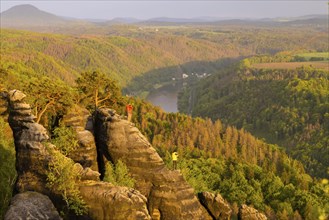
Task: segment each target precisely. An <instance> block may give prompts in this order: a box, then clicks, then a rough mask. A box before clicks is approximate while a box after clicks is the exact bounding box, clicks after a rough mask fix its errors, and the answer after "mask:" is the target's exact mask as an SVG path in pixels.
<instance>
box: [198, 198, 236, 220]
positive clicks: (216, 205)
mask: <svg viewBox="0 0 329 220" xmlns="http://www.w3.org/2000/svg"><path fill="white" fill-rule="evenodd" d="M198 197H199V199H200V202H201V203H202V205H204V206H205V207H206V209H207V210H208V212H209V213H210V214H211V216H212V217H213V219H218V220H219V219H221V220H222V219H223V220H224V219H225V220H226V219H227V220H229V219H230V217H231V213H232V209H231V208H230V205H229V204H228V203H227V202H226V201H225V200H224V199H223V197H222V196H221V195H220V194H219V193H217V194H216V195H215V194H213V193H210V192H202V193H199V194H198Z"/></svg>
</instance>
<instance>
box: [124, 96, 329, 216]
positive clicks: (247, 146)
mask: <svg viewBox="0 0 329 220" xmlns="http://www.w3.org/2000/svg"><path fill="white" fill-rule="evenodd" d="M126 102H129V103H131V104H133V106H134V112H133V117H132V120H133V122H134V123H135V124H136V126H137V127H139V128H140V130H141V131H142V132H143V133H144V134H145V135H146V136H147V137H148V139H149V141H150V142H151V144H152V145H153V146H154V147H155V148H156V149H157V152H158V153H159V155H160V156H161V157H162V158H163V160H164V161H165V163H166V165H167V166H168V168H171V167H172V164H171V162H172V161H171V156H170V155H171V153H172V152H173V151H176V150H177V151H178V154H179V155H180V159H179V161H178V163H179V164H178V168H179V169H180V170H181V172H182V174H183V175H184V177H185V179H186V180H187V181H188V182H189V183H190V185H191V186H193V187H194V188H195V191H196V192H201V191H212V192H220V193H221V194H222V195H223V197H224V198H225V199H227V200H228V201H230V202H231V204H233V203H235V204H238V205H240V204H243V203H246V204H249V205H253V206H254V207H256V208H258V209H260V210H263V211H264V212H266V213H268V214H269V215H271V216H274V217H273V218H274V219H275V218H277V216H276V215H278V216H286V215H288V216H289V218H291V217H292V216H293V215H296V216H298V214H300V215H302V216H303V217H305V216H313V218H314V216H321V215H327V214H323V213H326V212H325V211H324V210H326V207H327V204H329V203H328V201H329V200H328V199H329V194H326V193H324V190H325V189H326V188H325V187H324V186H322V185H321V184H319V183H318V182H317V181H316V180H312V178H311V177H310V176H309V175H307V174H306V173H305V171H304V168H303V165H302V164H301V163H300V162H298V161H296V160H293V159H291V158H289V157H288V156H287V155H286V154H285V153H284V152H283V151H282V150H281V149H279V147H278V146H276V145H271V144H266V143H265V142H264V141H262V140H259V139H256V138H255V137H253V136H252V135H251V134H250V133H248V132H247V131H246V130H244V129H240V130H238V129H236V128H235V127H231V126H225V125H223V124H222V123H221V121H219V120H216V121H215V122H212V121H211V120H209V119H201V118H192V117H190V116H186V115H183V114H179V113H175V114H174V113H170V114H166V113H164V112H163V111H162V110H161V109H159V108H157V107H153V106H152V105H150V104H148V103H147V102H145V101H142V100H138V99H133V98H128V99H127V100H126ZM119 112H120V110H119ZM121 112H124V110H121ZM313 189H314V190H313ZM315 189H316V190H315ZM300 196H304V197H305V198H309V200H312V201H314V203H311V204H312V205H314V206H315V207H316V208H314V210H313V209H312V210H311V209H309V208H306V207H307V202H301V201H302V200H301V198H302V197H300ZM309 200H307V199H306V200H305V201H309ZM296 210H297V213H296ZM316 210H318V211H316ZM321 210H322V211H321ZM321 213H322V214H321Z"/></svg>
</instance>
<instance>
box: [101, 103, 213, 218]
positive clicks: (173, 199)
mask: <svg viewBox="0 0 329 220" xmlns="http://www.w3.org/2000/svg"><path fill="white" fill-rule="evenodd" d="M95 135H96V143H97V147H98V148H99V149H98V150H99V153H101V154H102V155H103V156H104V157H105V158H106V159H107V160H110V161H113V162H114V163H115V162H117V161H118V160H119V159H120V160H122V161H123V162H124V163H125V164H126V165H127V167H128V168H129V170H130V172H131V174H132V175H133V177H134V178H135V179H136V180H137V185H136V188H137V190H139V191H140V192H141V193H142V194H143V195H145V196H146V197H147V198H148V209H149V213H150V214H151V216H158V215H159V213H160V217H161V219H211V217H210V215H209V214H208V213H207V211H206V210H205V208H204V207H203V206H202V205H201V204H200V202H199V201H198V199H197V198H196V197H195V195H194V190H193V189H192V188H191V187H190V186H189V185H188V184H187V183H186V181H185V180H184V178H183V176H182V175H181V174H180V173H179V172H178V171H171V170H169V169H167V168H166V167H165V165H164V162H163V161H162V159H161V158H160V156H159V155H158V154H157V152H156V151H155V149H154V148H153V147H152V146H151V145H150V143H149V142H148V141H147V139H146V138H145V137H144V136H143V135H142V134H141V133H140V131H139V130H138V129H137V128H136V127H134V126H133V124H132V123H130V122H128V121H127V120H123V119H121V118H120V116H119V115H117V114H115V112H114V111H113V110H110V109H99V110H97V114H96V126H95ZM157 218H158V217H157Z"/></svg>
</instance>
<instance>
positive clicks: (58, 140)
mask: <svg viewBox="0 0 329 220" xmlns="http://www.w3.org/2000/svg"><path fill="white" fill-rule="evenodd" d="M53 135H54V137H53V138H52V139H51V143H52V144H54V145H55V146H56V147H57V149H58V150H59V151H60V152H61V153H62V154H63V155H65V156H67V155H69V154H70V152H72V151H73V150H75V149H76V148H77V147H78V146H79V143H78V140H77V136H76V133H75V132H74V130H73V128H71V127H66V126H61V127H57V128H55V129H54V131H53Z"/></svg>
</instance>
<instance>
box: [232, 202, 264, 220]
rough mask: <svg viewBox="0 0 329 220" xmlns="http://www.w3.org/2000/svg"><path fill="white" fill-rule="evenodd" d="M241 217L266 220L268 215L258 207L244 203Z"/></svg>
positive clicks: (240, 212) (249, 219)
mask: <svg viewBox="0 0 329 220" xmlns="http://www.w3.org/2000/svg"><path fill="white" fill-rule="evenodd" d="M238 216H239V219H241V220H266V219H267V217H266V215H264V214H263V213H260V212H259V211H258V210H257V209H255V208H252V207H249V206H247V205H242V206H241V207H240V209H239V214H238Z"/></svg>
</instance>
